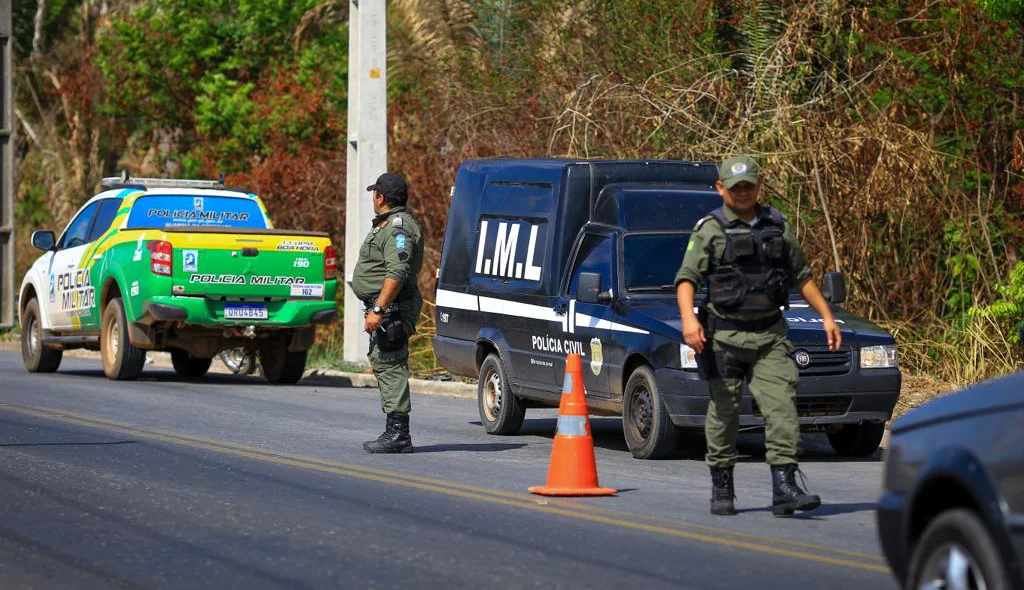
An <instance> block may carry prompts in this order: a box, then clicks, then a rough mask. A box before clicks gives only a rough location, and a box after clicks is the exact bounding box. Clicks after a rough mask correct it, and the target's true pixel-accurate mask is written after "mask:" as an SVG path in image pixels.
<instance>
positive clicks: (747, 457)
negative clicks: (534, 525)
mask: <svg viewBox="0 0 1024 590" xmlns="http://www.w3.org/2000/svg"><path fill="white" fill-rule="evenodd" d="M470 424H473V425H475V426H480V425H481V424H480V422H479V421H472V422H470ZM556 427H557V420H556V419H555V418H533V419H527V420H524V421H523V426H522V428H521V429H520V430H519V434H520V435H523V436H541V437H544V438H548V439H553V438H554V437H555V429H556ZM590 432H591V435H592V436H593V438H594V446H595V447H597V448H602V449H608V450H610V451H623V452H626V453H628V452H629V447H627V446H626V439H625V438H623V435H622V419H620V418H610V417H603V416H591V417H590ZM706 448H707V443H706V442H705V440H704V433H703V432H702V431H699V430H684V431H682V432H680V433H679V442H678V444H677V445H676V450H675V452H674V453H672V454H671V455H669V456H668V457H666V459H677V460H678V459H683V460H687V459H688V460H695V461H701V460H703V459H704V452H705V450H706ZM737 449H738V450H739V453H740V458H739V461H740V462H741V463H764V460H765V448H764V433H758V432H748V433H743V434H740V436H739V440H738V441H737ZM800 449H801V452H800V455H799V459H800V461H801V462H806V463H863V462H868V463H872V462H877V461H880V460H881V455H882V452H881V451H880V450H879V451H875V453H874V454H873V455H871V456H870V457H843V456H840V455H839V454H837V453H836V452H835V451H834V450H832V446H831V445H830V444H829V442H828V438H827V437H826V436H825V435H824V434H815V433H808V434H802V435H800Z"/></svg>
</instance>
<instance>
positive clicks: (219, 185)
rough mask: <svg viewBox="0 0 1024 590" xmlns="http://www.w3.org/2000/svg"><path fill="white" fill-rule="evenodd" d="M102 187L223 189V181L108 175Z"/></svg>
mask: <svg viewBox="0 0 1024 590" xmlns="http://www.w3.org/2000/svg"><path fill="white" fill-rule="evenodd" d="M101 184H102V185H103V187H104V188H143V189H150V188H205V189H223V188H224V183H223V182H222V181H219V180H188V179H180V178H129V177H128V176H127V175H123V176H108V177H106V178H104V179H103V180H102V181H101Z"/></svg>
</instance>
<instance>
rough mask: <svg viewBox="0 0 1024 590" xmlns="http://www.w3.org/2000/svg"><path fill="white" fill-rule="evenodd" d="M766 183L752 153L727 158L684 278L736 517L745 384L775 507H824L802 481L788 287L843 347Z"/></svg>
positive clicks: (716, 473) (716, 508)
mask: <svg viewBox="0 0 1024 590" xmlns="http://www.w3.org/2000/svg"><path fill="white" fill-rule="evenodd" d="M761 186H762V181H761V178H760V174H759V168H758V165H757V162H756V161H754V160H753V158H750V157H747V156H738V157H732V158H729V159H727V160H725V161H724V162H722V164H721V166H719V169H718V182H716V183H715V188H716V189H717V190H718V193H719V194H720V195H721V196H722V201H723V206H722V207H720V208H719V209H716V210H715V211H713V212H712V213H711V214H710V215H708V216H707V217H705V218H703V219H701V220H700V221H699V222H698V223H697V225H696V227H695V228H694V229H693V233H692V234H691V235H690V241H689V243H688V245H687V247H686V254H685V256H684V257H683V264H682V266H681V267H680V269H679V272H678V273H677V274H676V281H675V282H676V293H677V297H678V300H679V313H680V315H681V316H682V332H683V340H684V341H685V342H686V344H687V345H688V346H690V347H691V348H693V349H694V350H695V351H696V352H697V353H698V356H699V358H700V361H699V362H700V364H701V369H702V373H703V374H704V376H705V378H707V379H708V386H709V389H710V393H711V401H710V403H709V405H708V413H707V419H706V421H705V426H704V432H705V435H706V438H707V455H706V462H707V465H708V467H709V468H710V470H711V480H712V494H711V513H712V514H722V515H731V514H736V509H735V505H734V499H735V488H734V485H733V466H734V465H735V463H736V458H737V451H736V436H737V433H738V429H739V404H740V399H741V397H742V395H743V384H744V382H746V383H747V384H748V386H749V388H750V392H751V393H752V394H753V396H754V399H755V401H756V402H757V405H758V407H759V408H760V410H761V413H762V414H763V415H764V422H765V446H766V449H767V453H766V454H767V457H766V459H767V461H768V464H769V465H770V466H771V473H772V513H773V514H775V515H776V516H782V515H790V514H792V513H793V512H794V511H798V510H801V511H802V510H813V509H815V508H817V507H818V506H820V505H821V500H820V498H818V496H815V495H811V494H808V493H807V492H805V491H804V490H803V489H801V487H800V485H799V484H798V483H797V481H796V475H797V473H798V471H799V470H798V468H797V459H796V455H797V446H798V443H799V438H800V424H799V421H798V420H797V412H796V384H797V380H798V378H799V373H798V372H797V368H796V365H795V363H794V362H793V359H792V358H791V356H790V355H791V354H792V353H793V345H792V344H791V343H790V342H789V340H788V339H787V335H788V325H787V323H786V320H785V318H784V317H783V315H782V311H781V310H782V309H784V308H786V307H788V305H789V290H790V289H791V288H793V289H796V290H797V291H798V292H799V293H800V295H801V296H802V297H803V298H804V300H806V301H807V303H808V304H809V305H810V306H811V307H812V308H814V310H815V311H817V312H818V314H820V315H821V317H822V320H823V327H824V329H825V335H826V339H827V340H828V346H829V349H830V350H837V349H838V348H839V346H840V344H841V343H842V335H841V334H840V332H839V328H838V326H836V322H835V319H834V318H833V316H832V311H831V309H830V308H829V305H828V303H827V302H826V301H825V298H824V297H823V296H822V295H821V291H820V290H819V289H818V287H817V285H816V284H815V283H814V281H813V280H811V269H810V268H809V267H808V265H807V261H806V259H805V258H804V253H803V251H802V250H801V248H800V244H799V243H797V241H796V239H795V238H794V237H793V235H792V234H791V233H790V231H789V227H788V224H787V223H786V220H785V218H784V217H783V216H782V214H781V213H779V211H778V210H777V209H774V208H772V207H768V206H764V205H759V204H758V202H757V199H758V195H759V194H760V191H761ZM705 284H706V285H707V299H706V301H705V302H704V303H703V305H702V308H701V310H700V314H701V318H702V319H703V321H702V319H698V317H697V314H696V313H694V298H695V293H696V291H697V290H698V289H699V288H701V287H703V286H704V285H705Z"/></svg>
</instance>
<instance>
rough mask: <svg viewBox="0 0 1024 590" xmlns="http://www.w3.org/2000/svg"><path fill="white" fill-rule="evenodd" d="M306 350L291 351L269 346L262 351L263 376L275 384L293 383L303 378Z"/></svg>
mask: <svg viewBox="0 0 1024 590" xmlns="http://www.w3.org/2000/svg"><path fill="white" fill-rule="evenodd" d="M306 353H307V351H305V350H298V351H289V350H287V349H284V348H267V349H265V350H263V351H262V352H261V353H260V363H261V364H262V365H263V376H264V377H266V378H267V381H269V382H270V383H273V384H275V385H292V384H294V383H298V382H299V379H302V373H304V372H305V371H306Z"/></svg>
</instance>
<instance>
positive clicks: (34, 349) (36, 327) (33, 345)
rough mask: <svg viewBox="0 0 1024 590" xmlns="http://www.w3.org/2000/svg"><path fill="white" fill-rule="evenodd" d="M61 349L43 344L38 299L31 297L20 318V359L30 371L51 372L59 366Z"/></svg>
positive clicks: (62, 354)
mask: <svg viewBox="0 0 1024 590" xmlns="http://www.w3.org/2000/svg"><path fill="white" fill-rule="evenodd" d="M63 356H64V351H63V350H54V349H52V348H47V347H45V346H43V322H42V320H41V319H40V315H39V301H38V300H37V299H32V300H30V301H29V302H28V305H26V306H25V315H24V317H22V318H21V360H22V361H24V362H25V368H26V369H28V371H29V372H30V373H52V372H54V371H56V370H57V367H59V366H60V359H61V358H62V357H63Z"/></svg>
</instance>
